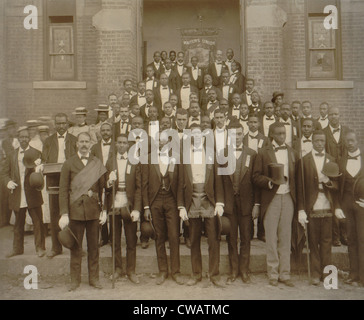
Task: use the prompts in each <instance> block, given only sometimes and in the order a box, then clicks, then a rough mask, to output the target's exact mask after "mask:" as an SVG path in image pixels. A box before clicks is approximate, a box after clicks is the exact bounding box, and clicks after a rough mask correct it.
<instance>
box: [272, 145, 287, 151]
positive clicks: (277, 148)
mask: <svg viewBox="0 0 364 320" xmlns="http://www.w3.org/2000/svg"><path fill="white" fill-rule="evenodd" d="M278 150H287V147H286V146H280V147H275V148H274V151H275V152H277V151H278Z"/></svg>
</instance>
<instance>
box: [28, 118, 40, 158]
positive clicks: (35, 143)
mask: <svg viewBox="0 0 364 320" xmlns="http://www.w3.org/2000/svg"><path fill="white" fill-rule="evenodd" d="M26 126H27V127H28V132H29V137H30V141H29V145H30V146H31V147H33V148H34V149H37V150H38V151H39V152H42V149H43V142H42V141H41V140H40V136H39V131H38V126H39V123H38V121H37V120H28V121H27V122H26Z"/></svg>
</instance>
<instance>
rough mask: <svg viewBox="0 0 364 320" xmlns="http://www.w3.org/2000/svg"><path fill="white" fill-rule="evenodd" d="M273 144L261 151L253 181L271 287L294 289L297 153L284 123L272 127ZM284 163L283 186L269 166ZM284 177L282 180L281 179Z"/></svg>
mask: <svg viewBox="0 0 364 320" xmlns="http://www.w3.org/2000/svg"><path fill="white" fill-rule="evenodd" d="M271 135H272V138H273V141H272V144H271V145H270V146H267V147H266V148H264V149H261V150H259V152H258V155H257V157H256V160H255V163H254V170H253V182H254V185H255V186H256V187H257V188H260V191H261V198H260V204H261V208H260V213H261V215H262V220H263V223H264V229H265V237H266V250H267V271H268V277H269V284H270V285H272V286H277V285H278V281H280V282H282V283H284V284H285V285H287V286H290V287H292V286H294V284H293V283H292V281H291V280H290V252H291V229H292V219H293V214H294V206H295V201H296V179H295V172H296V171H295V170H296V161H297V156H296V153H295V151H294V150H293V149H292V148H290V147H289V146H287V144H286V143H285V139H286V128H285V125H284V124H283V123H280V122H276V123H274V124H272V125H271ZM272 163H279V164H283V175H284V177H285V178H284V180H285V181H284V183H283V182H282V181H277V180H273V179H272V178H271V176H270V170H269V164H272ZM282 178H283V177H282Z"/></svg>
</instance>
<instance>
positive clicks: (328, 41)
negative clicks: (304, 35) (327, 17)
mask: <svg viewBox="0 0 364 320" xmlns="http://www.w3.org/2000/svg"><path fill="white" fill-rule="evenodd" d="M308 21H309V24H308V32H309V36H310V42H309V46H310V49H335V47H336V41H335V30H333V29H329V30H326V29H325V27H324V17H309V20H308Z"/></svg>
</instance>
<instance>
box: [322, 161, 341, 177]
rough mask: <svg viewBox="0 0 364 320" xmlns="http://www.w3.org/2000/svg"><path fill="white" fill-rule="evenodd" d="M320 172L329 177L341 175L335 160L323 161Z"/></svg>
mask: <svg viewBox="0 0 364 320" xmlns="http://www.w3.org/2000/svg"><path fill="white" fill-rule="evenodd" d="M321 172H322V173H323V174H324V175H325V176H328V177H329V178H337V177H340V176H341V173H340V172H339V166H338V164H337V163H336V162H327V163H325V164H324V167H323V168H322V171H321Z"/></svg>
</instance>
